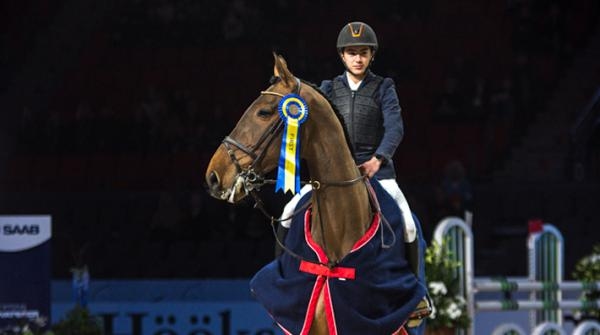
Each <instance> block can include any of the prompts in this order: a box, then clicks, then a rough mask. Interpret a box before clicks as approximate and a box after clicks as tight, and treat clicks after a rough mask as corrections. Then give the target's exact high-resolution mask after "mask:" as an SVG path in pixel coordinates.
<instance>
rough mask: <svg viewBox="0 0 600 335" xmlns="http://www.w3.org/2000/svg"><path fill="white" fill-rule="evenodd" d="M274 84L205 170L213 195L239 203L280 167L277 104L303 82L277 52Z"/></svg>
mask: <svg viewBox="0 0 600 335" xmlns="http://www.w3.org/2000/svg"><path fill="white" fill-rule="evenodd" d="M274 57H275V66H274V77H273V78H274V79H273V80H272V83H271V86H270V87H269V88H268V89H267V90H265V91H263V92H261V94H260V96H259V97H258V98H256V100H254V102H253V103H252V104H251V105H250V106H249V107H248V108H247V109H246V111H245V112H244V115H243V116H242V117H241V119H240V120H239V121H238V124H237V125H236V127H235V128H234V129H233V131H232V132H231V133H230V134H229V136H227V137H225V139H224V140H223V142H222V144H221V145H220V146H219V148H218V149H217V151H216V152H215V154H214V155H213V157H212V159H211V160H210V163H209V165H208V168H207V171H206V182H207V184H208V187H209V191H210V194H211V195H212V196H213V197H215V198H218V199H221V200H227V201H229V202H231V203H235V202H238V201H239V200H241V199H242V198H244V197H245V196H246V195H248V193H249V192H250V191H252V190H254V189H256V188H258V187H260V185H261V180H262V179H263V175H264V174H266V173H268V172H270V171H272V170H274V169H275V168H276V167H277V164H278V159H279V150H280V148H281V140H280V136H278V135H280V134H281V130H282V129H283V121H282V120H281V118H280V117H279V113H278V103H279V101H280V100H281V98H282V97H283V96H284V95H286V94H289V93H298V91H299V88H300V85H301V83H300V81H299V80H298V79H296V77H294V75H293V74H292V73H291V72H290V71H289V70H288V68H287V64H286V62H285V60H284V59H283V57H281V56H279V55H276V54H274Z"/></svg>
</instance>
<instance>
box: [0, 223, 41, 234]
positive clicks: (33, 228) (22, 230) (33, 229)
mask: <svg viewBox="0 0 600 335" xmlns="http://www.w3.org/2000/svg"><path fill="white" fill-rule="evenodd" d="M2 232H3V233H4V235H14V234H20V235H23V234H27V235H37V234H39V233H40V226H39V225H30V226H19V225H14V226H11V225H5V226H4V227H2Z"/></svg>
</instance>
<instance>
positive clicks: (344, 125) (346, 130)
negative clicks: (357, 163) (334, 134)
mask: <svg viewBox="0 0 600 335" xmlns="http://www.w3.org/2000/svg"><path fill="white" fill-rule="evenodd" d="M300 81H301V82H302V83H303V84H305V85H308V86H310V87H312V88H313V89H314V90H315V91H317V92H318V93H319V94H320V95H321V96H322V97H323V98H325V100H327V103H329V105H330V106H331V109H333V112H334V113H335V116H336V117H337V118H338V120H339V121H340V123H341V124H342V129H343V131H344V138H345V139H346V144H347V145H348V148H349V149H350V153H351V154H352V157H354V148H353V147H352V144H351V143H350V136H349V135H348V129H347V128H346V122H345V121H344V118H343V117H342V114H341V113H340V111H339V110H338V109H337V107H336V106H335V105H334V104H333V102H331V100H330V99H329V97H328V96H327V95H326V94H325V93H324V92H323V91H321V88H319V86H317V85H316V84H314V83H311V82H309V81H306V80H304V79H300Z"/></svg>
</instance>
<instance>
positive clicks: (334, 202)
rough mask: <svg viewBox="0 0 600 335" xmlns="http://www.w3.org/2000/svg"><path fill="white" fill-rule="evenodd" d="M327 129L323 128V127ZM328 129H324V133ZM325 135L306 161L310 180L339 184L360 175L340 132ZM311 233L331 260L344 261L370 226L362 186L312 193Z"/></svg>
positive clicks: (367, 207) (329, 187)
mask: <svg viewBox="0 0 600 335" xmlns="http://www.w3.org/2000/svg"><path fill="white" fill-rule="evenodd" d="M325 128H326V127H325ZM329 131H331V129H327V132H329ZM338 135H339V136H328V138H323V139H321V140H319V141H318V143H317V144H315V145H314V146H313V153H312V155H311V156H312V159H310V160H309V159H307V164H308V169H309V171H310V177H311V179H312V180H316V181H322V182H325V183H326V182H340V181H348V180H352V179H355V178H357V177H358V176H359V175H360V174H359V172H358V169H357V167H356V164H355V162H354V159H353V158H352V155H351V154H350V150H349V149H348V148H347V144H346V141H345V139H344V135H343V133H341V134H338ZM312 204H313V212H312V213H313V214H312V227H311V233H312V236H313V238H314V239H315V241H317V243H319V244H320V245H321V246H322V247H323V249H324V251H325V252H326V253H327V257H328V258H329V260H330V261H337V260H340V259H341V258H343V257H344V256H345V255H346V254H348V253H349V251H350V250H351V249H352V247H353V246H354V244H355V242H356V241H358V240H359V239H360V238H361V237H362V236H363V235H364V234H365V232H366V231H367V229H368V228H369V226H370V224H371V219H372V217H371V209H370V204H369V199H368V193H367V190H366V187H365V185H364V183H362V182H357V183H354V184H352V185H351V186H324V187H321V188H320V189H318V190H315V191H313V195H312Z"/></svg>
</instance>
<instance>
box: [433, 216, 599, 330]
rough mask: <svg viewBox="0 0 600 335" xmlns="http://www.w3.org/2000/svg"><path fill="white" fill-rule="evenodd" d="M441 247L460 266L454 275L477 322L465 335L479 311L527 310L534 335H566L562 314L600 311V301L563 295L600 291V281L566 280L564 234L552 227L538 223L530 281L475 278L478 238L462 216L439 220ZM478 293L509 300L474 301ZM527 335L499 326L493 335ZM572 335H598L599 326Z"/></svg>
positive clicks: (437, 235) (530, 239)
mask: <svg viewBox="0 0 600 335" xmlns="http://www.w3.org/2000/svg"><path fill="white" fill-rule="evenodd" d="M433 239H434V240H435V241H436V242H437V243H442V241H444V240H445V241H446V243H447V244H446V245H447V247H448V248H449V249H450V252H451V253H452V256H453V257H454V260H456V261H458V262H460V263H461V264H462V266H461V267H460V268H459V269H457V272H456V277H457V278H458V279H459V282H460V292H461V294H462V295H463V296H464V298H465V300H466V301H467V311H468V313H469V315H470V316H471V319H472V320H473V322H472V324H471V328H470V329H468V330H467V332H466V334H469V335H472V334H474V329H475V313H476V312H477V311H515V310H529V311H530V313H529V324H530V329H529V330H530V333H531V334H536V335H545V334H553V335H556V334H566V332H565V331H564V329H563V310H564V309H579V310H589V309H598V308H600V300H596V301H581V300H565V299H563V292H566V291H582V290H589V289H600V281H599V282H592V283H582V282H576V281H564V280H563V273H564V256H563V255H564V241H563V236H562V234H561V233H560V231H559V230H558V229H556V227H554V226H553V225H551V224H548V223H546V224H541V223H540V225H538V227H537V229H533V231H531V229H530V234H529V237H528V240H527V246H528V254H529V255H528V272H529V275H528V279H526V280H512V281H511V280H507V279H502V278H500V279H489V278H475V277H474V273H475V272H474V247H473V245H474V239H473V232H472V230H471V227H470V226H469V225H467V224H466V223H465V221H464V220H462V219H461V218H458V217H448V218H445V219H443V220H441V221H440V222H439V223H438V225H437V227H436V230H435V232H434V235H433ZM519 291H520V292H529V299H525V300H513V299H512V298H511V296H512V293H513V292H519ZM478 292H498V293H504V296H505V297H508V298H506V299H501V300H481V301H476V299H475V294H476V293H478ZM520 334H527V333H526V332H525V331H524V330H523V329H522V328H521V327H520V326H518V325H517V324H514V323H508V324H502V325H499V326H498V327H496V329H495V330H494V332H493V335H520ZM573 334H577V335H600V325H599V324H598V323H597V322H583V323H581V324H579V325H578V327H577V328H576V329H575V330H574V332H573Z"/></svg>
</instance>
